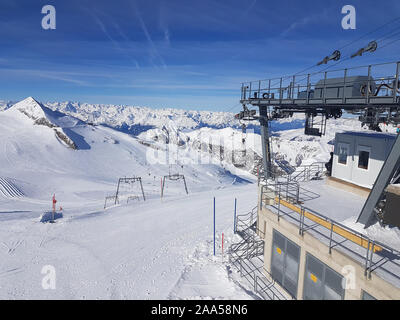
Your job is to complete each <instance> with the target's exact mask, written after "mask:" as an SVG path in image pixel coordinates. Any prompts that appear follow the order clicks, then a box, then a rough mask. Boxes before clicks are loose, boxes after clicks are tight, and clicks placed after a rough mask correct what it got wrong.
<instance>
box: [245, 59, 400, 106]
mask: <svg viewBox="0 0 400 320" xmlns="http://www.w3.org/2000/svg"><path fill="white" fill-rule="evenodd" d="M399 65H400V62H389V63H382V64H374V65H368V66H361V67H354V68H347V69H340V70H330V71H325V72H316V73H310V74H303V75H293V76H285V77H280V78H273V79H266V80H257V81H250V82H244V83H242V92H241V100H240V102H241V103H242V104H252V105H256V106H260V105H266V106H278V107H282V108H285V109H293V110H294V111H295V109H296V108H297V107H301V108H303V107H304V106H309V107H310V109H314V108H317V107H320V108H321V107H328V108H329V107H337V108H341V109H347V110H351V109H359V108H360V107H362V106H365V107H366V106H381V107H384V106H386V107H393V106H396V107H399V102H400V91H399V81H398V79H399ZM374 79H375V80H374ZM343 88H345V89H344V90H343ZM352 88H358V90H357V92H354V91H351V89H352Z"/></svg>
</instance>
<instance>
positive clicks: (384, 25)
mask: <svg viewBox="0 0 400 320" xmlns="http://www.w3.org/2000/svg"><path fill="white" fill-rule="evenodd" d="M397 21H400V16H399V17H396V18H394V19H392V20H390V21H389V22H386V23H384V24H383V25H381V26H379V27H377V28H375V29H374V30H372V31H369V32H367V33H365V34H363V35H362V36H361V37H359V38H357V39H355V40H352V41H350V42H349V43H347V44H345V45H344V46H342V47H340V48H339V49H338V50H342V49H344V48H346V47H348V46H350V45H352V44H354V43H356V42H358V41H360V40H362V39H364V38H365V37H366V36H368V35H371V34H373V33H375V32H377V31H378V30H381V29H382V28H384V27H386V26H387V25H389V24H391V23H394V22H397ZM393 31H397V29H393V30H391V31H389V32H388V33H385V34H383V36H381V37H380V38H378V39H377V40H375V41H376V42H378V41H381V40H383V39H385V37H387V36H388V35H389V37H390V35H391V34H392V33H393ZM394 35H397V33H395V34H394ZM382 38H383V39H382ZM346 60H348V58H345V59H341V60H339V62H337V63H335V64H333V65H334V66H335V65H338V64H339V63H340V62H341V61H346ZM317 66H318V64H317V65H315V64H313V65H312V66H310V67H307V68H305V69H303V70H301V71H299V72H297V73H295V74H293V75H289V76H286V77H283V78H282V79H283V80H284V79H288V78H290V77H292V76H296V75H298V74H301V73H303V72H305V71H307V70H310V69H312V68H314V67H317ZM324 70H326V69H323V70H322V71H324ZM275 84H276V83H275ZM275 84H274V85H275Z"/></svg>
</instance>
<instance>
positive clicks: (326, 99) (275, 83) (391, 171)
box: [235, 42, 400, 227]
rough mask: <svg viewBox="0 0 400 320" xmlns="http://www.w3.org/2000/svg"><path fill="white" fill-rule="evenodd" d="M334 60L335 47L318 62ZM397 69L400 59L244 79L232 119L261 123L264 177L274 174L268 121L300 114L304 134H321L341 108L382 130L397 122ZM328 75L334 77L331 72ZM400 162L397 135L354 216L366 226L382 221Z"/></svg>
mask: <svg viewBox="0 0 400 320" xmlns="http://www.w3.org/2000/svg"><path fill="white" fill-rule="evenodd" d="M376 47H377V46H376V43H374V42H370V43H369V44H368V45H367V46H366V47H365V48H362V49H360V50H358V51H357V52H356V53H355V54H353V55H352V57H355V56H360V55H362V54H363V53H364V52H368V51H369V52H373V51H375V50H376ZM338 59H340V52H337V50H336V51H335V52H334V53H333V54H332V55H331V56H327V57H325V58H324V59H323V60H322V61H321V62H319V63H318V64H317V65H320V64H323V63H327V62H328V61H330V60H334V61H336V60H338ZM399 71H400V61H398V62H392V63H383V64H375V65H368V66H363V67H356V68H347V69H340V70H332V71H325V72H317V73H312V74H310V73H309V74H303V75H297V74H296V75H293V76H289V77H281V78H275V79H268V80H258V81H252V82H245V83H242V87H241V99H240V103H241V104H242V106H243V111H241V112H240V113H238V114H236V115H235V118H237V119H239V120H243V121H254V120H258V121H259V122H260V126H261V137H262V152H263V166H264V168H266V170H264V177H265V179H266V180H267V179H271V178H272V179H273V178H274V177H273V173H272V170H271V151H270V150H271V146H270V137H269V131H268V123H269V121H271V120H275V119H280V118H288V117H291V116H293V114H295V113H303V114H305V129H304V133H305V134H306V135H313V136H322V135H324V134H325V132H326V121H327V119H329V118H335V119H337V118H340V117H341V116H342V114H343V111H345V112H347V113H350V114H355V115H358V116H359V117H358V119H359V121H360V122H361V125H362V126H363V125H367V126H368V127H369V129H372V130H375V131H380V128H379V124H381V123H385V124H392V125H398V124H399V123H400V84H399ZM382 73H383V76H382ZM332 74H334V77H330V75H332ZM388 74H389V75H388ZM338 75H339V77H338ZM340 75H341V76H340ZM374 77H375V79H376V80H374ZM248 106H254V107H258V110H259V112H258V115H257V111H256V110H254V109H249V107H248ZM318 119H319V121H318ZM399 167H400V135H398V137H397V139H396V142H395V144H394V145H393V148H392V151H391V153H390V154H389V156H388V158H387V160H386V162H385V163H384V165H383V167H382V169H381V172H380V173H379V175H378V177H377V180H376V182H375V184H374V186H373V188H372V190H371V192H370V195H369V197H368V199H367V201H366V203H365V205H364V207H363V209H362V211H361V213H360V215H359V217H358V220H357V221H358V222H361V223H363V224H364V225H365V227H368V226H369V225H371V224H372V223H374V222H375V221H376V220H377V219H378V221H380V220H381V219H380V218H379V217H380V216H381V214H382V212H383V211H384V206H385V189H386V187H387V186H388V184H390V183H394V182H395V181H396V180H399V174H398V171H399Z"/></svg>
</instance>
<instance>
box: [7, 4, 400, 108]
mask: <svg viewBox="0 0 400 320" xmlns="http://www.w3.org/2000/svg"><path fill="white" fill-rule="evenodd" d="M46 4H51V5H54V6H55V8H56V21H57V28H56V30H43V29H42V28H41V19H42V17H43V15H42V14H41V9H42V6H44V5H46ZM346 4H351V5H353V6H354V7H355V8H356V13H357V16H356V19H357V29H356V30H343V29H342V27H341V19H342V17H343V15H342V14H341V8H342V6H343V5H346ZM397 16H400V1H398V0H387V1H385V2H384V4H383V5H378V4H377V1H370V0H357V1H350V2H349V1H340V0H339V1H338V0H335V1H333V0H332V1H330V0H325V1H307V0H303V1H294V0H293V1H288V0H280V1H266V0H264V1H262V0H247V1H244V0H241V1H239V0H229V1H216V0H214V1H211V0H202V1H188V0H178V1H175V0H169V1H166V0H165V1H164V0H157V1H153V0H147V1H141V0H129V1H128V0H116V1H103V0H79V1H77V0H69V1H65V0H46V1H39V0H1V2H0V99H7V100H19V99H23V98H25V97H27V96H33V97H35V98H37V99H39V100H41V101H65V100H70V101H81V102H89V103H112V104H129V105H145V106H150V107H156V108H160V107H178V108H185V109H191V110H193V109H198V110H220V111H226V110H233V111H236V110H239V109H240V106H239V105H238V101H239V97H240V83H241V82H243V81H247V80H255V79H265V78H269V77H276V76H280V75H287V74H290V73H295V72H298V71H299V70H302V69H304V68H306V67H309V66H311V65H314V64H315V63H316V62H318V61H319V60H320V59H322V58H323V57H324V56H326V55H329V54H330V53H331V52H332V51H333V50H334V49H336V48H339V47H341V46H343V45H345V44H347V43H348V42H350V41H352V40H355V39H357V38H358V37H360V36H362V35H364V34H365V33H367V32H369V31H371V30H373V29H375V28H377V27H378V26H380V25H382V24H384V23H385V22H387V21H390V20H392V19H394V18H396V17H397ZM396 23H397V26H398V29H399V31H400V21H397V22H396ZM392 28H393V26H392ZM389 30H390V26H387V27H386V28H384V29H382V30H379V31H378V32H376V33H375V34H372V35H371V36H370V37H366V38H364V39H363V40H362V41H359V42H357V43H355V44H354V45H352V46H348V47H346V48H345V49H344V50H343V52H342V54H343V55H344V56H345V55H348V54H350V53H352V52H353V51H356V50H357V49H358V48H360V47H362V46H364V45H366V44H367V43H368V41H369V40H373V39H374V38H375V37H378V36H380V35H382V34H384V32H387V31H389ZM396 37H397V38H399V37H400V36H399V35H396V36H394V38H393V39H395V38H396ZM389 40H390V39H389ZM399 49H400V41H399V42H396V43H394V44H393V45H390V46H388V47H387V48H384V49H382V50H378V51H377V52H375V53H374V54H370V55H367V54H366V55H365V56H363V57H362V58H356V59H354V60H352V61H349V62H343V64H342V65H340V66H341V67H342V66H343V67H346V66H350V65H365V64H368V63H374V62H383V61H387V60H389V61H391V60H392V61H394V60H400V59H399V54H398V52H399ZM320 68H323V67H320ZM318 70H319V69H318V68H313V69H312V70H311V71H318ZM232 108H233V109H232Z"/></svg>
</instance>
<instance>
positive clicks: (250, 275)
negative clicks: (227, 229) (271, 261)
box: [229, 207, 287, 300]
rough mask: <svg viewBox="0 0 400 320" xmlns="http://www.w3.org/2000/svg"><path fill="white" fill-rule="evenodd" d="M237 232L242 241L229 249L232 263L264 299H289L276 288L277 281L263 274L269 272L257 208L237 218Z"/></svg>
mask: <svg viewBox="0 0 400 320" xmlns="http://www.w3.org/2000/svg"><path fill="white" fill-rule="evenodd" d="M258 231H259V230H258ZM235 232H236V233H237V234H238V235H239V236H240V237H241V238H242V241H240V242H238V243H234V244H232V245H231V246H230V247H229V261H230V263H231V264H232V265H233V266H235V267H236V268H237V270H238V271H239V272H240V275H241V276H242V277H243V278H244V279H245V280H246V281H247V282H249V284H250V285H252V286H253V289H254V291H255V292H256V293H257V294H258V295H259V296H260V297H262V298H263V299H265V300H286V299H287V297H286V296H285V295H284V294H282V293H281V292H280V291H279V289H277V288H276V287H275V281H273V280H269V279H267V277H266V276H265V274H264V273H263V271H264V272H267V271H266V270H265V269H264V261H263V257H264V240H263V239H261V238H260V237H259V236H258V234H257V207H254V208H253V209H252V210H251V211H250V212H248V213H247V214H244V215H238V216H237V217H236V230H235ZM267 273H268V272H267Z"/></svg>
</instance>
